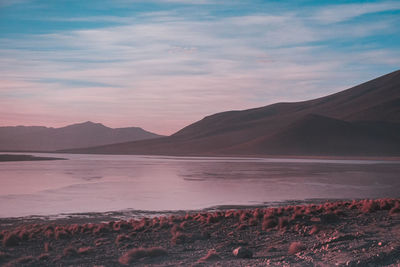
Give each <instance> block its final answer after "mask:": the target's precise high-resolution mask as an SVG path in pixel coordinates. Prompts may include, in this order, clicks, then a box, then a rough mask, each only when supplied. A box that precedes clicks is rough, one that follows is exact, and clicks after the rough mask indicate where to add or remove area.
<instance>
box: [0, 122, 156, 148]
mask: <svg viewBox="0 0 400 267" xmlns="http://www.w3.org/2000/svg"><path fill="white" fill-rule="evenodd" d="M157 137H160V135H157V134H153V133H150V132H147V131H145V130H143V129H141V128H138V127H130V128H117V129H112V128H108V127H106V126H104V125H102V124H100V123H93V122H89V121H88V122H84V123H78V124H73V125H69V126H66V127H62V128H47V127H42V126H16V127H0V150H3V151H5V150H9V151H28V150H33V151H53V150H59V149H72V148H79V147H88V146H99V145H106V144H113V143H121V142H127V141H135V140H143V139H150V138H157Z"/></svg>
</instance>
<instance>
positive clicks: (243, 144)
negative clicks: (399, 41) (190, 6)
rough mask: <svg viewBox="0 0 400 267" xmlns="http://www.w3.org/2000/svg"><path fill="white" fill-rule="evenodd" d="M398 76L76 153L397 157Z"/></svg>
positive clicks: (397, 73) (217, 116)
mask: <svg viewBox="0 0 400 267" xmlns="http://www.w3.org/2000/svg"><path fill="white" fill-rule="evenodd" d="M399 125H400V71H395V72H392V73H390V74H387V75H384V76H382V77H379V78H377V79H374V80H372V81H369V82H366V83H363V84H360V85H358V86H355V87H353V88H350V89H347V90H344V91H342V92H339V93H336V94H332V95H329V96H326V97H322V98H318V99H314V100H309V101H303V102H295V103H277V104H273V105H268V106H265V107H260V108H254V109H249V110H243V111H228V112H222V113H217V114H214V115H211V116H208V117H205V118H204V119H202V120H200V121H198V122H196V123H193V124H191V125H189V126H187V127H185V128H183V129H182V130H180V131H178V132H177V133H175V134H173V135H172V136H170V137H164V138H159V139H154V140H146V141H138V142H129V143H123V144H115V145H110V146H102V147H94V148H88V149H81V150H75V151H73V152H77V153H83V152H84V153H111V154H164V155H270V154H271V155H272V154H281V155H287V154H290V155H400V131H399V129H400V127H399Z"/></svg>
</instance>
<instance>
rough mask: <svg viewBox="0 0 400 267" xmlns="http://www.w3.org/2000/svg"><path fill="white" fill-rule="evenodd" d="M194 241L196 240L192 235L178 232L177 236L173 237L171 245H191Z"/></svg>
mask: <svg viewBox="0 0 400 267" xmlns="http://www.w3.org/2000/svg"><path fill="white" fill-rule="evenodd" d="M193 241H194V239H193V235H192V234H186V233H182V232H176V233H175V234H173V235H172V238H171V243H172V244H174V245H178V244H184V243H191V242H193Z"/></svg>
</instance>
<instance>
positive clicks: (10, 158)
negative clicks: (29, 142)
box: [0, 154, 67, 162]
mask: <svg viewBox="0 0 400 267" xmlns="http://www.w3.org/2000/svg"><path fill="white" fill-rule="evenodd" d="M42 160H67V159H65V158H54V157H36V156H33V155H27V154H0V162H15V161H42Z"/></svg>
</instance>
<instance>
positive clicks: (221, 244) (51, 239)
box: [0, 199, 400, 266]
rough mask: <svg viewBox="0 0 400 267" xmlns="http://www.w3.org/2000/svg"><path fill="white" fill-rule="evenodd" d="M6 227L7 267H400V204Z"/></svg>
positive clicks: (0, 253) (0, 261)
mask: <svg viewBox="0 0 400 267" xmlns="http://www.w3.org/2000/svg"><path fill="white" fill-rule="evenodd" d="M103 219H105V220H104V221H107V220H106V218H103ZM87 220H89V219H87ZM9 222H11V221H9ZM1 223H2V224H1V225H2V230H1V231H0V232H1V234H0V240H1V242H2V246H1V249H0V265H4V266H148V265H150V266H266V265H271V266H289V265H290V266H315V265H319V266H332V265H340V266H368V265H370V266H398V264H400V199H380V200H358V201H338V202H327V203H324V204H309V205H296V206H283V207H274V208H272V207H271V208H257V209H248V210H224V211H214V212H199V213H188V214H186V215H171V216H160V217H154V218H143V219H140V220H133V219H132V220H122V221H107V222H98V221H97V222H91V221H90V220H89V221H86V222H84V219H82V218H81V219H79V220H77V219H76V218H75V219H74V218H72V219H69V220H67V219H63V220H61V221H53V222H41V223H32V224H31V223H24V224H20V225H16V224H15V222H14V223H11V224H8V225H7V224H6V221H5V220H2V221H1ZM235 254H236V255H235Z"/></svg>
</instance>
